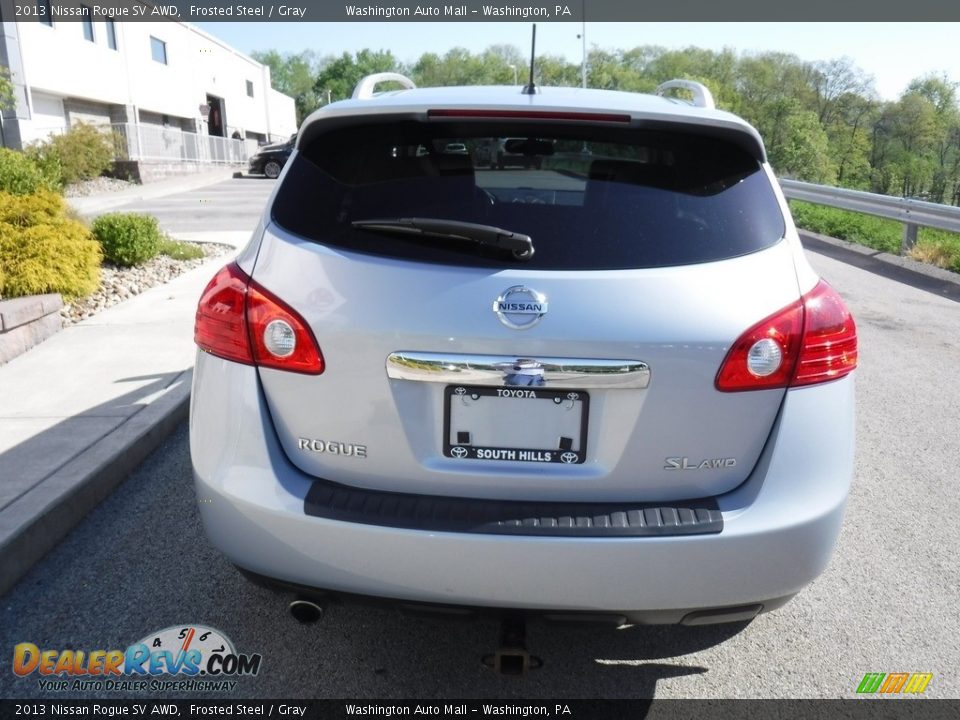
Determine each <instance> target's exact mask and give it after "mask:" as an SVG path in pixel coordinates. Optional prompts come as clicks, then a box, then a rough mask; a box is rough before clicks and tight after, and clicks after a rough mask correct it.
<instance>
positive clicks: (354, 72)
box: [313, 49, 403, 104]
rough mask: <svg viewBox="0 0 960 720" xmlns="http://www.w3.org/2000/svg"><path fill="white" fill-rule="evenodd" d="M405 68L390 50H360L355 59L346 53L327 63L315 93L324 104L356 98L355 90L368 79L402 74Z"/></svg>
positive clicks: (318, 76) (355, 54)
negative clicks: (387, 74)
mask: <svg viewBox="0 0 960 720" xmlns="http://www.w3.org/2000/svg"><path fill="white" fill-rule="evenodd" d="M402 70H403V67H402V66H401V65H400V63H399V62H398V61H397V59H396V58H395V57H394V56H393V53H392V52H390V51H389V50H377V51H373V50H367V49H364V50H360V51H358V52H356V53H354V54H353V55H351V54H350V53H343V55H341V56H340V57H338V58H331V59H327V60H326V61H325V62H324V63H323V65H322V67H321V68H320V70H319V72H318V73H317V76H316V79H315V80H314V83H313V90H314V92H315V93H316V94H317V97H318V98H319V99H320V101H321V103H322V104H326V102H327V101H328V100H329V101H330V102H335V101H337V100H344V99H346V98H349V97H351V96H352V95H353V89H354V88H355V87H356V85H357V83H358V82H360V80H362V79H363V78H364V77H366V76H367V75H372V74H373V73H381V72H401V71H402Z"/></svg>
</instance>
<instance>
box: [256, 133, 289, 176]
mask: <svg viewBox="0 0 960 720" xmlns="http://www.w3.org/2000/svg"><path fill="white" fill-rule="evenodd" d="M296 144H297V135H296V133H294V134H293V135H291V136H290V138H289V139H288V140H287V141H286V142H282V143H275V144H273V145H262V146H261V147H260V148H258V149H257V152H256V154H255V155H253V156H252V157H251V158H250V165H249V167H248V169H247V171H248V172H249V173H250V174H251V175H266V176H267V177H268V178H270V179H276V178H278V177H280V171H281V170H283V166H284V165H286V163H287V160H289V159H290V154H291V153H292V152H293V149H294V147H295V146H296Z"/></svg>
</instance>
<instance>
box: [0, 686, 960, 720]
mask: <svg viewBox="0 0 960 720" xmlns="http://www.w3.org/2000/svg"><path fill="white" fill-rule="evenodd" d="M516 682H523V681H522V680H519V681H516ZM958 714H960V700H925V699H921V698H913V699H909V700H908V699H894V698H883V699H881V698H875V699H866V698H864V699H851V700H654V701H650V700H509V701H504V700H223V701H212V700H176V701H160V700H109V699H108V700H67V699H64V700H0V720H7V719H8V718H19V719H24V718H58V717H67V716H70V717H76V716H86V717H101V718H125V717H150V718H156V717H163V716H166V717H173V718H206V717H230V718H242V717H254V718H309V719H310V720H340V719H341V718H344V719H345V718H373V717H379V718H395V717H413V718H442V719H443V720H451V719H454V718H478V719H479V718H484V719H487V718H557V719H560V720H563V719H565V718H568V719H569V720H594V719H596V720H615V719H618V718H624V719H626V718H629V719H630V720H641V719H643V718H649V719H650V720H728V719H729V720H753V719H754V718H756V719H757V720H760V719H761V718H762V719H763V720H816V719H819V718H822V719H823V720H833V719H834V718H848V719H849V720H861V718H862V720H868V719H869V720H899V719H900V718H904V719H906V718H909V719H910V720H946V719H947V718H951V719H953V718H956V717H958Z"/></svg>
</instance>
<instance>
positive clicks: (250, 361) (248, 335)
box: [194, 263, 324, 375]
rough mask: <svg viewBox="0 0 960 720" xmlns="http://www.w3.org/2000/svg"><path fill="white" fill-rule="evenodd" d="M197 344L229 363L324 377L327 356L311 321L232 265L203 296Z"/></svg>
mask: <svg viewBox="0 0 960 720" xmlns="http://www.w3.org/2000/svg"><path fill="white" fill-rule="evenodd" d="M194 341H195V342H196V343H197V345H198V346H199V347H200V348H201V349H203V350H206V351H207V352H208V353H210V354H212V355H216V356H218V357H222V358H224V359H226V360H233V361H234V362H240V363H245V364H247V365H258V366H260V367H270V368H276V369H278V370H288V371H290V372H298V373H306V374H308V375H319V374H320V373H322V372H323V368H324V364H323V355H322V354H321V352H320V347H319V345H318V344H317V340H316V338H315V337H314V336H313V332H312V331H311V330H310V327H309V326H308V325H307V323H306V321H304V319H303V318H302V317H300V315H299V314H298V313H297V312H296V311H295V310H293V309H292V308H291V307H290V306H289V305H287V304H286V303H284V302H283V301H282V300H280V298H278V297H276V296H275V295H273V294H272V293H271V292H270V291H269V290H267V289H266V288H263V287H261V286H260V285H259V284H257V283H256V282H254V281H253V280H252V279H250V277H249V276H248V275H247V274H246V273H245V272H243V270H241V269H240V268H239V266H237V264H236V263H230V264H229V265H227V266H226V267H224V268H223V269H222V270H220V272H218V273H217V274H216V275H215V276H214V278H213V280H211V281H210V283H209V284H208V285H207V287H206V289H205V290H204V291H203V295H201V296H200V304H199V305H198V306H197V317H196V323H195V325H194Z"/></svg>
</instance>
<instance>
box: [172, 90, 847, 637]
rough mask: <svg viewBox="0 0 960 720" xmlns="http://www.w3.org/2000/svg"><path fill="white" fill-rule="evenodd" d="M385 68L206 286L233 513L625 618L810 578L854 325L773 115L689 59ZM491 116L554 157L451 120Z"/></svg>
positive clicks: (831, 491) (484, 596)
mask: <svg viewBox="0 0 960 720" xmlns="http://www.w3.org/2000/svg"><path fill="white" fill-rule="evenodd" d="M372 84H373V81H368V80H365V81H364V84H362V86H361V87H360V88H358V91H357V93H356V98H355V99H351V100H345V101H342V102H337V103H334V104H331V105H329V106H326V107H324V108H322V109H321V110H318V111H317V112H315V113H314V114H313V115H311V116H310V117H309V118H308V119H307V120H306V121H305V122H304V124H303V126H302V128H301V129H300V135H299V142H298V145H297V149H296V150H295V151H294V152H293V153H292V154H291V156H290V160H289V163H290V165H289V167H288V168H287V170H286V171H285V174H284V177H283V180H282V181H281V183H280V184H279V186H278V188H277V189H276V192H275V194H274V195H273V197H272V198H271V200H270V203H269V206H268V207H267V209H266V211H265V212H264V215H263V219H262V223H261V224H260V226H259V227H258V229H257V231H256V232H255V233H254V235H253V237H252V238H251V240H250V242H249V244H248V245H247V247H246V248H245V249H244V250H243V251H242V252H241V253H240V254H239V256H238V257H237V258H236V260H235V261H234V262H231V263H230V264H228V265H227V266H225V267H224V268H223V269H222V270H220V271H219V272H218V273H217V274H216V275H215V277H214V278H213V279H212V280H211V281H210V283H209V285H208V286H207V288H206V290H205V291H204V293H203V296H202V298H201V300H200V303H199V306H198V309H197V315H196V342H197V345H198V347H199V350H198V353H197V358H196V369H195V373H194V381H193V382H194V384H193V396H192V401H191V416H190V446H191V453H192V456H193V468H194V473H195V478H196V489H197V496H198V498H199V500H200V503H199V508H200V515H201V517H202V519H203V524H204V527H205V528H206V533H207V535H208V537H209V538H210V540H211V541H212V543H213V544H214V545H215V546H216V547H218V548H219V549H220V550H221V551H222V552H223V553H224V554H225V555H226V556H227V557H228V558H229V559H230V560H231V561H232V562H233V563H235V564H236V565H237V566H239V567H240V568H242V569H243V570H244V571H245V572H246V573H248V574H249V575H250V576H251V577H254V578H257V579H259V580H262V581H267V582H272V583H277V584H279V585H281V586H282V587H286V588H290V589H295V590H297V591H298V592H300V593H301V594H304V595H306V596H307V597H315V596H318V594H319V593H321V592H322V593H343V594H359V595H363V596H375V597H379V598H386V599H389V600H391V601H396V602H403V603H411V602H413V603H426V604H430V605H442V606H449V607H453V608H467V607H483V608H495V609H498V610H502V611H506V610H517V609H519V610H524V611H530V612H539V613H546V614H548V615H552V616H555V617H559V616H562V617H565V618H569V617H579V618H587V619H599V618H606V619H611V618H612V619H614V620H615V621H616V622H623V621H630V622H635V623H684V624H702V623H715V622H725V621H745V620H749V619H751V618H753V617H754V616H755V615H757V614H758V613H759V612H762V611H768V610H773V609H775V608H778V607H780V606H781V605H783V604H784V603H785V602H786V601H787V600H788V599H789V598H790V597H792V596H793V595H794V594H796V593H797V592H799V591H800V590H801V589H802V588H803V587H804V586H806V585H807V584H808V583H810V582H811V581H813V580H814V578H816V577H817V576H818V575H819V574H820V573H821V572H822V571H823V570H824V568H825V567H826V566H827V564H828V561H829V559H830V556H831V553H832V551H833V547H834V544H835V542H836V539H837V536H838V533H839V531H840V526H841V520H842V517H843V512H844V506H845V504H846V499H847V494H848V488H849V485H850V482H851V476H852V469H853V449H854V372H853V371H854V369H855V367H856V365H857V332H856V327H855V324H854V321H853V318H852V317H851V315H850V313H849V311H848V310H847V308H846V307H845V305H844V303H843V301H842V299H841V297H840V295H839V294H838V292H837V291H836V290H835V289H833V288H832V287H831V286H830V285H828V284H827V283H826V282H824V281H823V280H822V279H821V278H819V277H818V276H817V274H816V272H815V271H814V270H813V269H812V267H811V266H810V265H809V264H808V262H807V260H806V258H805V256H804V253H803V249H802V247H801V245H800V241H799V239H798V236H797V232H796V230H795V227H794V224H793V221H792V220H791V217H790V212H789V209H788V206H787V204H786V201H785V200H784V197H783V195H782V193H781V191H780V189H779V186H778V184H777V182H776V179H775V178H774V174H773V172H772V170H771V168H770V166H769V164H768V162H767V156H766V153H765V150H764V145H763V142H762V140H761V138H760V136H759V134H758V133H757V131H756V130H755V129H754V128H753V127H751V126H750V125H749V124H747V123H746V122H745V121H744V120H742V119H740V118H738V117H736V116H734V115H732V114H729V113H727V112H721V111H719V110H716V109H714V108H713V105H712V99H711V98H710V96H709V93H708V91H706V89H705V88H703V87H702V86H700V85H698V84H695V83H686V85H685V87H688V88H693V89H694V90H695V92H694V93H693V94H694V98H695V100H694V102H693V104H691V103H688V102H684V101H682V100H678V99H671V98H668V97H661V96H659V95H658V96H654V95H642V94H633V93H626V92H615V91H602V90H582V89H575V90H571V89H565V88H541V89H539V90H538V92H536V93H535V94H522V93H521V91H520V90H518V89H517V88H511V87H501V88H490V87H486V88H481V87H467V88H426V89H406V90H401V91H396V92H389V93H384V94H380V95H375V94H373V93H372V91H371V90H370V87H371V85H372ZM411 85H412V84H411ZM363 88H366V91H364V90H363ZM502 138H514V139H520V141H521V143H523V144H524V146H523V147H520V148H517V149H516V152H517V153H518V154H519V153H522V155H521V156H522V157H523V158H524V159H525V164H526V165H527V166H528V167H530V166H538V165H541V164H542V161H543V160H544V159H545V158H546V157H548V156H550V155H551V153H553V152H554V149H555V148H567V149H568V150H564V153H565V154H564V156H563V157H562V158H561V157H559V151H558V153H557V155H558V156H557V157H555V158H553V159H554V160H556V161H557V163H559V162H560V160H562V165H563V167H562V168H560V167H558V166H555V165H554V163H550V164H548V165H544V167H549V169H545V170H541V171H540V172H537V173H531V172H529V171H528V170H527V169H525V168H524V167H516V168H511V167H509V165H512V163H505V166H506V167H505V169H504V170H497V171H491V170H490V169H489V167H488V166H482V167H479V168H478V167H475V166H474V158H473V157H471V156H470V155H469V154H466V155H465V154H461V153H443V152H436V151H434V150H432V148H437V147H439V148H443V147H448V148H449V147H450V146H451V145H452V144H453V145H455V144H459V143H462V144H463V145H464V146H465V147H496V143H499V142H500V140H501V139H502ZM506 144H507V145H509V142H508V143H506ZM511 149H512V150H513V148H512V146H511ZM526 198H533V199H532V200H528V199H526Z"/></svg>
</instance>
